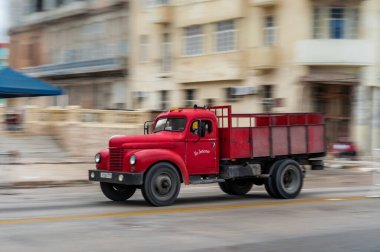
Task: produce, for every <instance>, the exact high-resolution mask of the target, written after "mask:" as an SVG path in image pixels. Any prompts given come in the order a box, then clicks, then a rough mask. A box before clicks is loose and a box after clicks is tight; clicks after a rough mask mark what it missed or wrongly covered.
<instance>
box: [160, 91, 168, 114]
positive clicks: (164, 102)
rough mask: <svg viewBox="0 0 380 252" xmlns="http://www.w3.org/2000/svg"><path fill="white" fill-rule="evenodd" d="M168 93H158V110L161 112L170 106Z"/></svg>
mask: <svg viewBox="0 0 380 252" xmlns="http://www.w3.org/2000/svg"><path fill="white" fill-rule="evenodd" d="M168 93H169V91H168V90H161V91H160V103H161V104H160V108H161V109H162V110H165V109H167V108H168V107H169V106H170V104H169V99H168Z"/></svg>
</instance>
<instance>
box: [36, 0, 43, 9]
mask: <svg viewBox="0 0 380 252" xmlns="http://www.w3.org/2000/svg"><path fill="white" fill-rule="evenodd" d="M34 4H35V6H34V7H35V8H34V10H35V11H36V12H41V11H44V3H43V0H36V1H35V2H34Z"/></svg>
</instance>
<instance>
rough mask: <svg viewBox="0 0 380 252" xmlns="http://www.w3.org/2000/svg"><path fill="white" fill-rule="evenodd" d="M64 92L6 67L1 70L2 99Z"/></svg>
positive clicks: (0, 94) (0, 95)
mask: <svg viewBox="0 0 380 252" xmlns="http://www.w3.org/2000/svg"><path fill="white" fill-rule="evenodd" d="M63 93H64V92H63V90H62V89H60V88H58V87H55V86H52V85H50V84H48V83H46V82H44V81H41V80H39V79H36V78H33V77H29V76H27V75H25V74H23V73H20V72H17V71H16V70H14V69H12V68H10V67H6V68H3V69H0V98H13V97H32V96H48V95H61V94H63Z"/></svg>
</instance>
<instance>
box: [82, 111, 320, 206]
mask: <svg viewBox="0 0 380 252" xmlns="http://www.w3.org/2000/svg"><path fill="white" fill-rule="evenodd" d="M252 118H253V117H252ZM260 118H262V117H257V119H255V121H256V122H255V125H253V124H252V125H243V126H244V127H237V126H236V125H234V123H233V114H232V113H231V108H230V107H229V106H221V107H214V108H210V109H208V108H197V107H195V108H192V109H188V108H184V109H175V110H169V111H167V112H164V113H161V114H160V115H158V116H157V118H156V119H155V120H154V121H153V122H152V124H151V125H150V126H149V125H146V126H144V133H145V134H144V135H139V136H113V137H112V138H111V139H110V140H109V144H108V145H109V146H108V148H107V149H104V150H102V151H100V152H99V153H98V154H96V156H95V163H96V169H95V170H90V171H89V179H90V180H92V181H98V182H100V187H101V190H102V192H103V194H104V195H105V196H106V197H107V198H109V199H111V200H114V201H124V200H127V199H128V198H130V197H131V196H132V195H133V194H134V193H135V191H136V189H141V191H142V195H143V196H144V198H145V200H146V201H147V202H149V203H150V204H152V205H154V206H166V205H170V204H172V203H173V202H174V201H175V200H176V198H177V196H178V193H179V191H180V187H181V184H182V183H183V184H185V185H188V184H201V183H202V184H203V183H219V185H220V188H221V189H222V190H223V191H224V192H226V193H228V194H234V195H244V194H246V193H248V192H249V190H250V189H251V187H252V185H253V184H258V185H263V184H265V185H266V189H267V191H268V193H269V194H270V195H272V196H274V197H277V198H294V197H296V196H297V195H298V193H299V191H300V190H301V187H302V181H303V169H302V168H301V166H300V165H299V162H303V163H313V162H314V161H308V159H309V158H311V157H316V156H321V154H322V156H323V150H320V153H318V154H319V155H313V153H310V152H308V153H303V151H301V152H302V153H300V154H303V155H304V157H301V156H299V158H298V159H297V161H295V160H293V159H289V157H290V156H291V154H292V153H287V154H286V155H274V154H276V153H267V154H265V155H262V156H257V155H258V153H265V151H262V150H255V152H254V150H253V147H254V146H257V145H255V144H253V142H254V141H260V142H261V143H262V148H269V147H270V146H267V144H269V145H271V144H272V143H275V142H273V141H272V140H271V141H272V142H271V143H269V142H268V143H266V142H265V141H264V140H265V139H268V140H270V139H271V138H272V136H269V135H267V133H268V132H269V131H273V132H275V131H276V130H277V128H276V126H274V125H272V126H271V125H269V124H268V125H261V124H260ZM305 118H306V117H305ZM251 121H253V120H250V124H251ZM238 124H239V123H238ZM256 124H257V125H256ZM241 125H242V124H240V126H241ZM278 127H279V128H280V126H278ZM304 127H305V130H306V129H307V128H306V127H308V125H307V126H304ZM254 128H259V129H260V130H261V129H263V128H266V129H268V130H269V131H268V130H267V131H268V132H267V131H263V132H262V133H261V134H260V135H257V134H256V135H255V134H254V132H255V131H254ZM272 128H273V129H272ZM254 136H255V137H254ZM253 137H254V139H253ZM280 137H281V136H280ZM290 137H291V136H290ZM260 138H261V139H260ZM263 139H264V140H263ZM305 141H306V140H305ZM255 143H256V142H255ZM270 149H274V150H275V148H270ZM307 151H309V150H307ZM305 152H306V150H305ZM255 153H256V154H255ZM305 154H306V156H305ZM293 156H294V155H293ZM286 160H287V161H288V163H287V165H286V167H288V169H287V171H288V175H287V183H288V184H289V185H288V189H289V190H288V192H286V191H285V192H282V189H284V188H285V189H286V186H285V185H284V183H283V184H282V185H281V183H280V184H278V183H275V181H274V180H273V181H272V182H270V181H271V176H272V175H276V174H277V173H278V172H277V170H278V169H279V168H277V167H278V166H279V162H277V161H281V162H280V163H283V162H284V161H286ZM276 162H277V163H276ZM289 162H290V163H289ZM275 164H276V165H275ZM313 164H314V166H316V164H319V163H318V162H314V163H313ZM282 170H283V169H281V171H282ZM275 173H276V174H275ZM279 176H280V175H279ZM284 176H285V175H284V174H283V175H281V176H280V177H281V178H279V179H280V180H284V179H285V177H284ZM282 187H284V188H282ZM281 192H282V193H281Z"/></svg>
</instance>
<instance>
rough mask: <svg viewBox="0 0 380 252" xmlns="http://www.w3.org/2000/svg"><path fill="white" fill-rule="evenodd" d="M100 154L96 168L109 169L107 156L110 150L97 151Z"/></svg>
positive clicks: (108, 156)
mask: <svg viewBox="0 0 380 252" xmlns="http://www.w3.org/2000/svg"><path fill="white" fill-rule="evenodd" d="M98 153H99V154H100V163H99V164H96V169H100V170H108V169H109V158H110V151H109V149H103V150H101V151H99V152H98Z"/></svg>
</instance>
